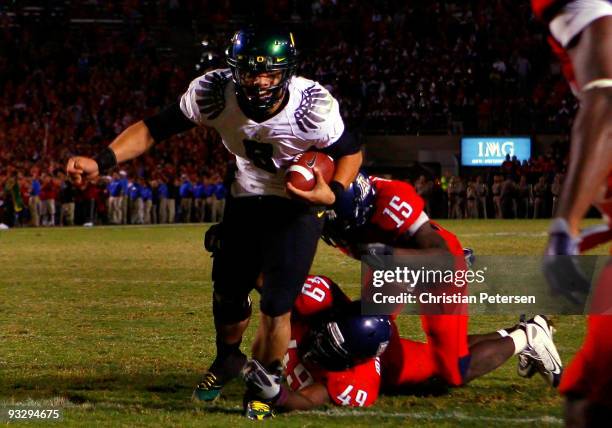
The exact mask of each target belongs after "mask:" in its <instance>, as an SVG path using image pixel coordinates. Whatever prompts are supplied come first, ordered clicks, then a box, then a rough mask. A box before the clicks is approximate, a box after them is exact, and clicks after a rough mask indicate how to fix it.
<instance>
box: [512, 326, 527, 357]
mask: <svg viewBox="0 0 612 428" xmlns="http://www.w3.org/2000/svg"><path fill="white" fill-rule="evenodd" d="M508 337H510V339H512V341H513V342H514V355H516V354H518V353H520V352H523V351H524V350H525V348H526V347H527V333H525V330H523V329H522V328H517V329H516V330H514V331H513V332H512V333H510V334H509V335H508Z"/></svg>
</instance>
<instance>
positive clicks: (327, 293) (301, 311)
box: [293, 275, 348, 317]
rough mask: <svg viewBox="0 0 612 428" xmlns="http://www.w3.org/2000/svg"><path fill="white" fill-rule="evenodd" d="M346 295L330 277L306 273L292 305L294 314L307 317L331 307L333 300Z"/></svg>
mask: <svg viewBox="0 0 612 428" xmlns="http://www.w3.org/2000/svg"><path fill="white" fill-rule="evenodd" d="M338 298H340V299H342V298H346V299H347V300H348V297H346V295H345V294H344V293H343V292H342V291H341V290H340V287H339V286H338V285H337V284H336V283H335V282H334V281H332V280H331V279H329V278H328V277H326V276H321V275H308V277H307V278H306V282H304V285H303V286H302V291H301V292H300V294H299V295H298V297H297V299H296V300H295V304H294V305H293V313H294V315H299V316H301V317H308V316H311V315H314V314H316V313H318V312H322V311H325V310H328V309H330V308H331V307H332V305H333V303H334V300H335V299H336V300H337V299H338Z"/></svg>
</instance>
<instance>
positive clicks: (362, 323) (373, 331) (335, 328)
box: [303, 302, 391, 371]
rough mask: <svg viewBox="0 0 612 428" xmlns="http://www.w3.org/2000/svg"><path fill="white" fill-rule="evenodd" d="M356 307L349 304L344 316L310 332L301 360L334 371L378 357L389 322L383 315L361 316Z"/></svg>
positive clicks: (389, 325)
mask: <svg viewBox="0 0 612 428" xmlns="http://www.w3.org/2000/svg"><path fill="white" fill-rule="evenodd" d="M360 307H361V303H360V302H353V303H352V304H351V305H350V306H349V308H350V309H349V313H348V314H346V315H343V316H339V317H334V319H333V320H331V321H327V322H324V323H322V324H321V325H320V326H319V327H318V328H315V329H313V330H312V331H311V341H310V342H308V343H309V345H308V346H307V349H305V350H304V351H305V353H304V356H303V358H304V360H305V361H310V362H312V363H315V364H317V365H320V366H322V367H323V368H325V369H327V370H335V371H337V370H344V369H346V368H349V367H353V366H355V365H357V364H359V363H361V362H363V361H365V360H367V359H369V358H374V357H378V356H379V355H380V354H382V353H383V352H384V351H385V349H386V348H387V345H388V344H389V340H390V338H391V321H390V320H389V317H388V316H387V315H361V314H360V313H359V308H360Z"/></svg>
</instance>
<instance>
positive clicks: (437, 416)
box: [291, 409, 563, 425]
mask: <svg viewBox="0 0 612 428" xmlns="http://www.w3.org/2000/svg"><path fill="white" fill-rule="evenodd" d="M291 414H300V415H316V416H330V417H340V418H345V417H382V418H409V419H430V420H441V419H459V420H463V421H490V422H511V423H531V422H542V423H548V424H559V425H561V424H562V423H563V419H560V418H557V417H555V416H534V417H531V418H507V417H496V416H470V415H466V414H463V413H459V412H447V413H423V412H415V413H408V412H391V413H387V412H380V411H376V412H364V411H358V410H340V409H329V410H310V411H295V412H291Z"/></svg>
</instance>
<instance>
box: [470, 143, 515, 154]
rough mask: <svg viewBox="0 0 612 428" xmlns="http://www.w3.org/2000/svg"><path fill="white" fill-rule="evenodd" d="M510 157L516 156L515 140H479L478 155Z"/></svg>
mask: <svg viewBox="0 0 612 428" xmlns="http://www.w3.org/2000/svg"><path fill="white" fill-rule="evenodd" d="M506 155H510V157H512V156H514V141H503V142H502V141H479V142H478V156H480V157H485V158H488V157H496V158H498V157H500V156H501V157H504V158H505V157H506Z"/></svg>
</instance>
